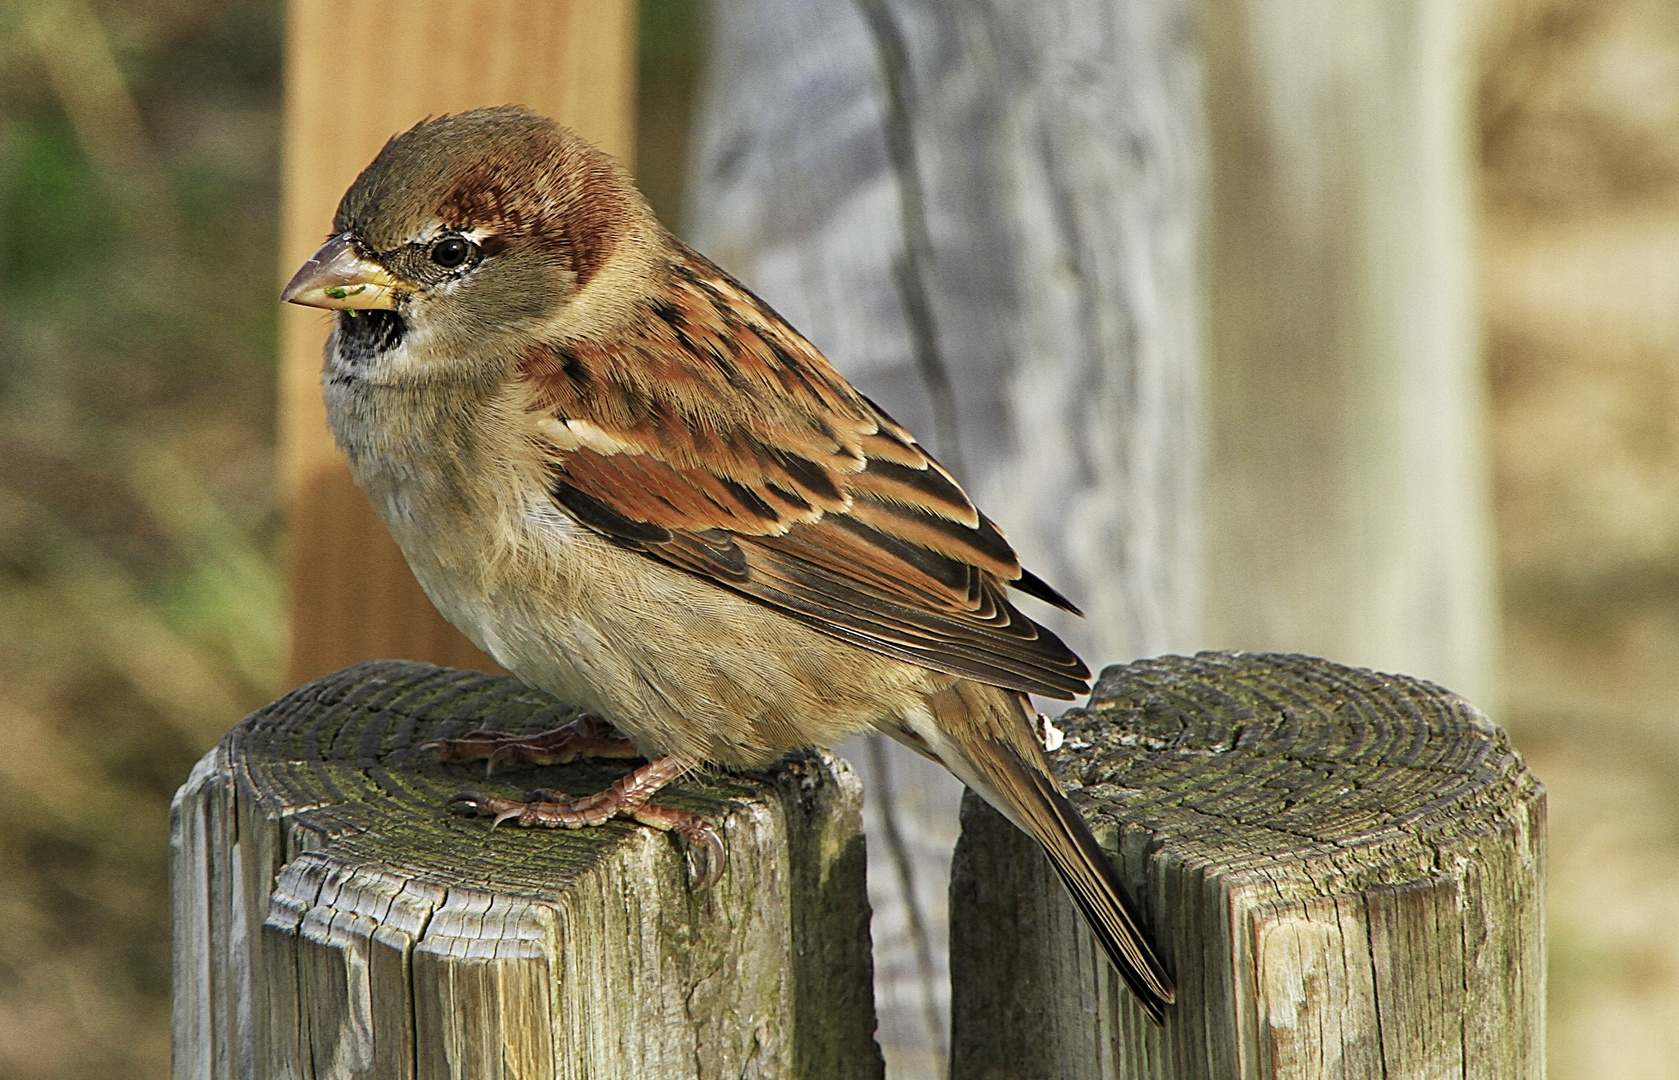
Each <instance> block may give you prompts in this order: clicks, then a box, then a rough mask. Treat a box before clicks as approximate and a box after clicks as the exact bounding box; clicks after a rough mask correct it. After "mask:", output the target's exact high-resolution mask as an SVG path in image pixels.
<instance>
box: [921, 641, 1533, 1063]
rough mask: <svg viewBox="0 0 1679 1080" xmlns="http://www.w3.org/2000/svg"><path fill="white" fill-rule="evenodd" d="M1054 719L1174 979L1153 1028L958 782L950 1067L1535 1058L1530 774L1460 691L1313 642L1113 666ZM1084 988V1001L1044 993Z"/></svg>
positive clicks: (1070, 776) (1043, 869)
mask: <svg viewBox="0 0 1679 1080" xmlns="http://www.w3.org/2000/svg"><path fill="white" fill-rule="evenodd" d="M1055 723H1056V726H1057V727H1059V728H1060V729H1061V730H1062V731H1063V733H1064V737H1063V741H1062V744H1061V747H1060V748H1059V750H1057V751H1056V752H1055V753H1053V754H1051V755H1050V757H1051V761H1052V763H1053V765H1054V767H1055V770H1056V773H1057V775H1058V776H1059V777H1060V778H1061V780H1062V783H1063V784H1064V785H1065V786H1066V788H1067V791H1068V796H1069V797H1070V798H1071V799H1072V800H1073V802H1074V804H1075V805H1077V806H1078V807H1079V809H1080V811H1081V812H1082V813H1083V814H1084V815H1085V817H1086V819H1087V820H1088V821H1089V822H1090V824H1091V827H1092V829H1093V831H1094V832H1095V833H1096V835H1097V837H1098V839H1099V840H1100V841H1101V842H1102V844H1103V846H1104V848H1106V849H1107V850H1109V851H1110V852H1111V853H1113V854H1114V855H1115V856H1116V858H1117V862H1118V865H1119V868H1120V873H1121V875H1122V877H1123V878H1124V880H1125V882H1126V884H1127V886H1128V888H1129V890H1130V891H1131V894H1132V895H1133V896H1134V897H1135V898H1136V899H1137V900H1138V902H1139V905H1140V907H1141V908H1142V909H1143V914H1144V918H1145V922H1146V924H1147V925H1148V927H1149V928H1150V932H1151V936H1152V937H1153V939H1154V941H1155V942H1156V943H1157V945H1158V946H1159V948H1160V950H1161V952H1162V954H1163V955H1164V958H1165V960H1166V963H1167V965H1168V967H1169V968H1170V969H1171V970H1172V972H1173V974H1174V976H1175V978H1176V979H1177V984H1178V1001H1177V1004H1176V1006H1174V1007H1173V1008H1172V1009H1171V1010H1170V1011H1169V1014H1168V1026H1167V1029H1166V1031H1165V1032H1164V1034H1161V1033H1158V1032H1155V1031H1153V1030H1151V1029H1150V1027H1149V1025H1147V1024H1146V1022H1143V1021H1142V1019H1141V1017H1142V1014H1141V1013H1140V1012H1138V1011H1137V1010H1134V1009H1130V1008H1129V1007H1128V1005H1127V1004H1126V1003H1125V1000H1124V995H1123V988H1122V987H1118V986H1117V984H1114V983H1112V976H1111V973H1109V972H1108V971H1107V970H1106V968H1105V966H1104V965H1101V964H1100V963H1099V955H1100V954H1099V951H1097V950H1096V948H1095V945H1094V943H1093V942H1091V941H1089V940H1088V937H1087V935H1085V932H1084V929H1083V927H1082V925H1079V924H1078V922H1077V919H1076V918H1075V917H1074V916H1073V914H1072V911H1071V905H1070V903H1069V902H1067V901H1066V900H1065V898H1064V897H1063V896H1062V895H1061V893H1060V890H1059V887H1058V883H1056V882H1055V881H1054V880H1053V874H1052V873H1051V872H1050V871H1049V870H1048V868H1047V866H1042V865H1040V864H1038V863H1035V862H1033V861H1032V860H1034V859H1035V854H1034V853H1033V852H1032V851H1030V850H1028V849H1027V848H1026V846H1025V845H1019V844H1018V843H1017V842H1016V841H1014V840H1013V839H1012V837H1011V836H1010V830H1009V828H1008V827H1007V825H1006V824H1005V823H1000V819H994V815H992V814H991V813H990V811H989V810H988V808H985V807H984V806H983V804H980V803H978V801H977V800H974V799H972V798H971V797H970V799H969V800H968V802H967V803H966V804H965V805H964V808H963V836H962V840H961V841H960V843H959V844H958V849H957V859H956V864H955V867H954V868H953V880H952V886H951V895H952V913H951V925H952V927H953V928H955V929H954V931H953V936H952V958H951V967H952V987H953V995H954V996H953V1004H952V1010H953V1014H952V1015H953V1028H954V1029H955V1047H954V1058H953V1067H952V1072H951V1076H952V1077H953V1080H972V1078H979V1077H991V1076H1002V1075H1005V1074H1007V1073H1009V1072H1010V1070H1018V1069H1020V1068H1027V1069H1029V1070H1036V1071H1037V1072H1042V1071H1043V1070H1044V1069H1045V1068H1048V1069H1049V1070H1050V1072H1051V1074H1053V1075H1064V1076H1081V1077H1082V1076H1086V1075H1089V1076H1098V1075H1100V1076H1132V1075H1139V1076H1141V1075H1149V1076H1154V1075H1156V1074H1155V1073H1154V1072H1146V1073H1144V1072H1135V1073H1133V1072H1127V1071H1125V1069H1124V1068H1121V1069H1120V1070H1119V1071H1118V1072H1111V1073H1110V1072H1094V1073H1092V1072H1087V1071H1085V1070H1087V1069H1088V1068H1090V1067H1091V1064H1090V1063H1092V1062H1095V1061H1098V1060H1109V1061H1125V1060H1132V1061H1136V1060H1138V1058H1137V1055H1138V1054H1146V1055H1147V1056H1148V1057H1151V1058H1157V1059H1158V1060H1164V1061H1169V1062H1172V1063H1173V1067H1174V1068H1177V1069H1178V1070H1180V1072H1166V1073H1161V1074H1160V1075H1174V1076H1175V1075H1180V1074H1181V1075H1202V1074H1203V1073H1201V1072H1196V1071H1195V1070H1212V1071H1211V1072H1210V1073H1206V1074H1208V1075H1229V1076H1260V1077H1279V1078H1280V1077H1295V1076H1306V1075H1313V1073H1312V1072H1311V1068H1315V1067H1317V1066H1311V1067H1307V1063H1310V1062H1317V1063H1320V1064H1321V1062H1323V1061H1326V1060H1331V1059H1339V1060H1342V1061H1344V1062H1355V1061H1356V1062H1361V1063H1366V1064H1369V1065H1370V1066H1371V1067H1372V1068H1378V1069H1382V1068H1385V1069H1387V1070H1388V1072H1386V1073H1384V1075H1396V1076H1398V1075H1436V1074H1440V1075H1446V1074H1450V1075H1458V1074H1459V1073H1458V1072H1454V1071H1452V1070H1453V1069H1454V1068H1456V1067H1457V1065H1461V1064H1463V1063H1464V1062H1465V1061H1467V1062H1469V1063H1470V1064H1469V1066H1468V1067H1469V1069H1470V1072H1471V1073H1474V1071H1475V1069H1476V1067H1477V1066H1476V1063H1477V1062H1484V1061H1490V1060H1497V1061H1502V1062H1507V1063H1509V1069H1508V1075H1510V1076H1537V1075H1539V1073H1538V1071H1537V1070H1539V1069H1542V1062H1543V1060H1544V1058H1543V1048H1542V1041H1543V1040H1542V1037H1541V1036H1542V1029H1543V1017H1544V1008H1543V995H1544V941H1543V900H1542V889H1543V841H1544V790H1543V788H1542V787H1541V785H1540V784H1539V782H1538V781H1537V780H1536V779H1535V778H1534V777H1533V776H1532V774H1530V773H1529V772H1528V771H1527V769H1526V767H1525V766H1524V765H1523V763H1522V760H1521V757H1520V756H1519V755H1518V754H1517V753H1516V751H1515V750H1514V748H1512V746H1511V745H1510V741H1509V738H1508V737H1507V736H1506V735H1505V733H1504V732H1503V730H1502V729H1500V728H1499V727H1498V726H1497V725H1496V724H1494V723H1492V722H1491V721H1490V720H1488V719H1487V718H1486V716H1485V715H1483V714H1482V713H1481V712H1480V711H1479V710H1478V709H1476V708H1475V707H1474V706H1473V705H1471V704H1469V703H1468V702H1466V701H1464V700H1463V699H1462V698H1460V697H1458V696H1457V695H1455V694H1453V693H1451V692H1450V691H1448V690H1445V689H1443V688H1441V687H1439V686H1436V685H1434V684H1432V683H1428V682H1424V681H1422V680H1419V679H1414V678H1409V677H1406V676H1402V675H1385V674H1380V673H1377V672H1373V671H1367V670H1363V669H1357V668H1350V667H1346V666H1343V665H1340V664H1336V663H1332V662H1330V661H1327V660H1321V659H1317V658H1314V657H1307V656H1295V655H1279V654H1247V653H1201V654H1199V655H1196V656H1193V657H1181V656H1167V657H1160V658H1157V659H1152V660H1142V661H1138V662H1136V663H1131V664H1126V665H1121V666H1114V667H1110V668H1107V669H1106V670H1104V671H1103V672H1102V674H1101V677H1100V679H1099V680H1098V682H1097V685H1096V688H1095V691H1094V693H1093V694H1092V697H1091V702H1090V704H1089V705H1088V706H1086V707H1084V708H1075V709H1070V710H1068V711H1067V712H1066V713H1064V714H1062V715H1061V716H1060V717H1059V718H1058V719H1057V720H1056V721H1055ZM1026 986H1030V987H1031V988H1032V989H1031V991H1030V992H1026V991H1024V990H1021V989H1019V988H1021V987H1026ZM999 987H1001V989H998V988H999ZM1093 994H1094V995H1095V999H1100V1000H1101V1001H1103V1002H1104V1003H1103V1004H1102V1005H1100V1006H1098V1007H1097V1011H1098V1013H1100V1014H1101V1016H1102V1017H1103V1020H1102V1022H1101V1023H1096V1024H1092V1023H1090V1022H1089V1016H1088V1015H1085V1016H1084V1018H1083V1020H1078V1019H1076V1018H1074V1017H1071V1016H1067V1015H1056V1014H1055V1013H1054V1011H1053V1009H1052V1007H1051V1006H1049V1005H1047V1004H1046V1003H1050V1002H1055V1001H1057V1000H1059V1001H1061V1002H1063V1003H1064V1002H1066V1001H1069V1000H1084V1001H1086V1002H1089V1001H1091V1000H1094V999H1093V998H1092V995H1093ZM1145 1047H1152V1049H1148V1050H1146V1051H1145V1050H1144V1049H1143V1048H1145ZM1104 1048H1105V1049H1104ZM1116 1048H1117V1049H1116ZM1128 1054H1129V1055H1131V1056H1130V1057H1129V1058H1128V1057H1127V1055H1128ZM1161 1055H1163V1056H1161ZM1419 1063H1421V1064H1420V1065H1419ZM1524 1063H1525V1064H1524ZM994 1065H995V1066H996V1067H993V1066H994ZM1295 1065H1299V1066H1300V1068H1299V1069H1296V1068H1295ZM1436 1065H1438V1066H1439V1068H1438V1069H1435V1068H1434V1066H1436ZM1421 1066H1427V1068H1421ZM998 1069H1001V1070H1002V1071H1000V1072H999V1071H997V1070H998ZM1057 1069H1061V1070H1065V1071H1061V1072H1056V1070H1057ZM1418 1069H1421V1071H1417V1070H1418ZM1182 1070H1189V1071H1182ZM1302 1070H1303V1071H1302ZM1431 1070H1432V1071H1431ZM1355 1071H1356V1070H1355ZM1033 1074H1034V1075H1035V1074H1036V1073H1035V1072H1034V1073H1033ZM1360 1075H1362V1073H1361V1074H1360ZM1372 1075H1374V1073H1372ZM1499 1075H1506V1074H1505V1073H1499Z"/></svg>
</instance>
